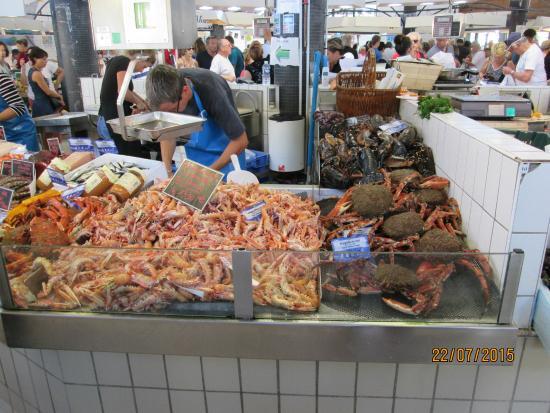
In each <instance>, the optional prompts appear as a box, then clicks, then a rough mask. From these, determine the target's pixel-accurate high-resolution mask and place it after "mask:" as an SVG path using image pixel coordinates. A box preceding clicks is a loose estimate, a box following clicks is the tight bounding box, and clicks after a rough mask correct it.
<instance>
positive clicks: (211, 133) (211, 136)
mask: <svg viewBox="0 0 550 413" xmlns="http://www.w3.org/2000/svg"><path fill="white" fill-rule="evenodd" d="M193 96H194V97H195V103H196V104H197V108H198V109H199V113H200V116H201V117H202V118H203V119H206V122H204V123H203V124H202V130H201V131H200V132H195V133H193V134H191V139H190V141H189V142H188V143H187V144H186V145H185V153H186V154H187V157H188V158H189V159H191V160H192V161H195V162H198V163H200V164H201V165H205V166H210V165H212V164H213V163H214V162H215V161H216V160H217V159H218V158H219V157H220V155H221V154H222V152H223V151H224V150H225V148H226V147H227V145H229V142H231V140H230V139H229V137H228V136H227V135H226V133H225V131H224V130H223V129H222V128H221V127H220V126H219V125H218V124H217V123H216V121H215V120H214V119H212V118H211V117H208V113H207V112H206V110H204V106H203V105H202V101H201V99H200V97H199V95H198V94H197V92H195V89H194V88H193ZM238 158H239V163H240V165H241V168H242V169H244V166H245V165H246V158H245V153H244V151H242V152H241V154H240V155H238ZM232 170H233V164H232V163H231V161H229V163H228V164H227V165H225V166H224V167H223V168H222V169H221V171H220V172H223V173H224V175H225V176H224V180H225V178H226V177H227V174H228V173H229V172H231V171H232Z"/></svg>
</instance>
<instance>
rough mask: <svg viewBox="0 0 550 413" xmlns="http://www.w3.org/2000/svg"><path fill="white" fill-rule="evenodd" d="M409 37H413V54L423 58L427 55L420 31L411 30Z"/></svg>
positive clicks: (416, 57) (415, 56) (417, 57)
mask: <svg viewBox="0 0 550 413" xmlns="http://www.w3.org/2000/svg"><path fill="white" fill-rule="evenodd" d="M407 37H408V38H409V39H411V52H410V54H411V56H412V57H413V58H415V59H422V58H425V57H426V56H425V55H424V52H423V51H422V36H420V33H418V32H410V33H409V34H407Z"/></svg>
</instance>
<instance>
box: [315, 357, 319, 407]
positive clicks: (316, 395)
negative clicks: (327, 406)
mask: <svg viewBox="0 0 550 413" xmlns="http://www.w3.org/2000/svg"><path fill="white" fill-rule="evenodd" d="M315 413H319V361H316V362H315Z"/></svg>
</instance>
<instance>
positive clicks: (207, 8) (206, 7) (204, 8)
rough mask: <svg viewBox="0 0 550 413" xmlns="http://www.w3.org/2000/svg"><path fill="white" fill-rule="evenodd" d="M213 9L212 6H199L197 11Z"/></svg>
mask: <svg viewBox="0 0 550 413" xmlns="http://www.w3.org/2000/svg"><path fill="white" fill-rule="evenodd" d="M212 9H213V7H212V6H200V7H199V10H212Z"/></svg>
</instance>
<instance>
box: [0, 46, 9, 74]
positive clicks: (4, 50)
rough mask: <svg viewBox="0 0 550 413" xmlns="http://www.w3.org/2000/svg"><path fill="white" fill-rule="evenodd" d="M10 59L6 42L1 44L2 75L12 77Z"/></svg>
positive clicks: (0, 71) (0, 66)
mask: <svg viewBox="0 0 550 413" xmlns="http://www.w3.org/2000/svg"><path fill="white" fill-rule="evenodd" d="M9 58H10V51H9V49H8V46H6V44H5V43H4V42H0V73H4V74H6V75H8V76H11V66H10V65H9V63H8V61H9Z"/></svg>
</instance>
